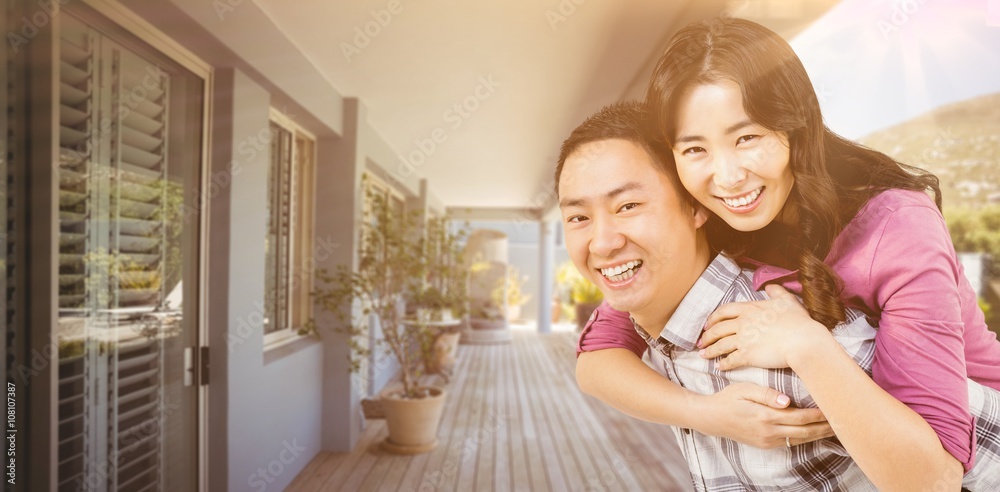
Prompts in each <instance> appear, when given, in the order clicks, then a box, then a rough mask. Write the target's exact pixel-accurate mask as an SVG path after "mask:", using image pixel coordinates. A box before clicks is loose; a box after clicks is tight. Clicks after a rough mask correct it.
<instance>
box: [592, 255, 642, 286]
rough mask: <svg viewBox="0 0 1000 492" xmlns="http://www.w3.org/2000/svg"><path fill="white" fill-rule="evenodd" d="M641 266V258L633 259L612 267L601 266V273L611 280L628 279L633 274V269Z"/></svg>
mask: <svg viewBox="0 0 1000 492" xmlns="http://www.w3.org/2000/svg"><path fill="white" fill-rule="evenodd" d="M640 266H642V261H641V260H633V261H630V262H628V263H624V264H621V265H618V266H616V267H612V268H602V269H601V275H604V276H605V277H606V278H607V279H608V280H610V281H612V282H621V281H623V280H628V279H630V278H632V275H635V269H637V268H639V267H640Z"/></svg>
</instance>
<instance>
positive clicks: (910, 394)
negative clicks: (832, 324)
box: [578, 190, 1000, 471]
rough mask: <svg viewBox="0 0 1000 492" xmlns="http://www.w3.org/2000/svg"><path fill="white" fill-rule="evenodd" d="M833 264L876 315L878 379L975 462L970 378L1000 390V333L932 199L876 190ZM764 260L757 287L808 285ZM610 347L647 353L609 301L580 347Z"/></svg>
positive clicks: (836, 245) (854, 302) (855, 299)
mask: <svg viewBox="0 0 1000 492" xmlns="http://www.w3.org/2000/svg"><path fill="white" fill-rule="evenodd" d="M826 264H827V265H829V266H830V267H831V268H832V269H833V270H834V271H835V272H837V274H838V275H839V276H840V278H841V279H842V280H843V281H844V290H843V292H842V298H843V299H844V302H845V304H847V305H848V306H852V307H855V308H858V309H860V310H862V311H864V312H865V313H866V314H868V315H869V316H871V317H872V318H875V319H877V320H878V333H877V335H876V337H875V343H876V348H875V360H874V361H873V364H872V378H873V379H874V380H875V382H876V383H877V384H878V385H879V386H880V387H882V389H884V390H885V391H886V392H888V393H889V394H891V395H892V396H894V397H895V398H896V399H898V400H899V401H901V402H903V403H905V404H906V405H907V406H909V407H910V408H911V409H913V410H914V411H915V412H917V413H918V414H920V415H921V416H922V417H923V418H924V419H925V420H926V421H927V423H928V424H930V426H931V427H932V428H933V429H934V431H935V432H937V435H938V437H939V438H940V439H941V443H942V444H943V446H944V448H945V449H946V450H947V451H948V452H950V453H951V454H952V455H953V456H954V457H955V458H956V459H958V460H959V461H961V462H962V464H963V465H964V466H965V470H966V471H968V470H969V469H971V468H972V465H973V461H974V458H975V446H976V436H975V422H974V420H973V418H972V416H971V415H970V413H969V395H968V388H967V386H966V378H969V379H972V380H974V381H976V382H978V383H980V384H983V385H984V386H989V387H991V388H994V389H997V390H1000V342H998V341H997V336H996V334H995V333H993V332H991V331H989V329H988V328H987V326H986V322H985V319H984V317H983V312H982V310H981V309H980V308H979V305H978V303H977V299H976V295H975V292H974V291H973V289H972V286H971V285H970V284H969V281H968V280H967V279H966V277H965V275H964V273H963V271H962V267H961V265H960V264H959V262H958V258H957V255H956V254H955V248H954V246H953V245H952V242H951V236H950V235H949V234H948V229H947V227H946V225H945V222H944V218H943V217H942V216H941V213H940V212H939V211H938V209H937V208H936V207H935V206H934V202H933V201H931V199H930V198H929V197H928V196H927V195H926V194H924V193H921V192H915V191H904V190H888V191H885V192H882V193H880V194H878V195H877V196H875V197H874V198H872V199H871V200H869V202H868V203H867V204H866V205H865V207H864V208H863V209H862V210H861V211H860V212H858V214H857V215H856V216H855V217H854V219H853V220H852V221H851V222H850V223H849V224H848V225H847V227H845V228H844V230H843V231H842V232H841V234H840V235H839V236H838V237H837V238H836V239H835V240H834V242H833V245H832V248H831V250H830V253H829V255H828V256H827V258H826ZM757 266H758V268H757V270H756V273H755V274H754V288H755V289H761V288H763V286H764V284H767V283H771V282H777V283H780V284H781V285H783V286H785V287H786V288H788V289H789V290H791V291H794V292H797V293H801V290H802V286H801V284H800V283H799V282H798V279H797V274H798V271H797V270H787V269H783V268H779V267H774V266H770V265H757ZM605 348H626V349H629V350H631V351H632V352H634V353H635V354H636V355H637V356H640V357H641V356H642V353H643V351H645V349H646V343H645V342H644V340H643V339H642V338H641V337H640V336H639V335H638V334H637V333H636V331H635V328H634V327H633V325H632V322H631V321H630V320H629V317H628V313H622V312H620V311H616V310H614V309H613V308H611V307H610V306H609V305H607V304H606V303H605V304H602V305H601V307H600V308H598V310H597V311H595V313H594V316H593V317H592V318H591V321H590V322H589V323H588V326H587V327H586V328H585V329H584V331H583V333H582V334H581V335H580V342H579V346H578V352H579V351H584V352H586V351H593V350H600V349H605Z"/></svg>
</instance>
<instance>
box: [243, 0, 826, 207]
mask: <svg viewBox="0 0 1000 492" xmlns="http://www.w3.org/2000/svg"><path fill="white" fill-rule="evenodd" d="M252 1H253V2H254V3H255V4H256V5H257V6H258V7H259V8H260V9H261V10H262V11H263V12H264V13H265V15H267V16H268V17H270V19H271V20H272V21H273V22H274V24H275V25H276V26H277V27H278V29H279V30H281V31H282V32H283V33H284V34H285V36H287V37H288V39H289V40H290V41H291V42H292V43H293V44H294V45H295V46H296V47H297V48H298V49H299V50H300V51H301V52H302V53H303V54H304V56H305V57H306V58H307V59H309V60H310V61H311V62H312V63H313V64H314V65H315V66H316V68H317V69H318V71H319V72H320V73H321V74H322V75H323V76H324V77H326V78H327V79H328V81H329V82H330V83H331V84H332V85H333V86H334V87H335V88H336V89H337V90H339V91H340V93H341V94H344V95H345V96H354V97H359V98H360V99H361V100H362V101H363V102H364V104H365V105H366V107H367V108H368V120H369V122H370V123H371V125H372V126H373V127H374V128H375V129H376V131H378V132H379V133H380V134H381V135H382V136H383V138H384V139H385V140H386V141H387V142H388V144H389V145H390V146H391V147H392V148H393V149H394V150H395V152H396V154H397V155H398V156H399V157H400V159H399V161H398V162H389V163H386V162H382V163H380V164H381V165H383V166H385V167H388V168H389V169H387V170H388V171H389V172H390V173H400V174H403V173H410V172H412V173H415V174H416V175H417V176H419V177H423V178H427V179H428V180H429V182H430V187H431V191H432V193H434V194H435V195H436V196H437V197H438V198H440V199H441V201H442V202H443V204H444V205H445V206H446V207H449V208H450V209H453V210H454V209H460V208H467V209H473V210H481V209H484V208H497V209H523V208H531V209H538V210H542V211H545V210H546V209H549V208H550V207H551V206H552V205H553V203H554V199H553V197H552V196H551V193H550V190H551V188H552V176H551V175H552V171H553V168H554V163H555V160H556V157H557V155H558V151H559V145H560V143H561V142H562V140H563V139H564V138H565V137H566V136H567V135H568V134H569V132H570V131H571V130H572V129H573V128H574V127H575V126H576V125H577V124H578V123H579V122H580V121H582V119H583V118H585V117H586V116H588V115H589V114H591V113H593V112H594V111H596V110H597V109H599V108H600V107H601V106H603V105H605V104H608V103H611V102H614V101H618V100H621V99H625V98H630V97H641V96H642V94H643V92H644V91H645V85H646V80H647V78H648V76H649V73H650V72H651V71H652V66H653V64H654V63H655V61H656V59H657V58H658V55H659V53H660V52H662V49H663V47H664V45H665V44H666V41H667V40H668V39H669V37H670V36H671V35H672V34H673V33H674V32H675V31H676V30H677V29H678V28H680V27H681V26H683V25H686V24H688V23H690V22H693V21H696V20H699V19H702V18H707V17H712V16H716V15H719V14H720V13H722V12H723V11H724V10H725V11H726V12H728V13H730V14H732V15H736V16H740V17H745V18H750V19H753V20H756V21H758V22H761V23H763V24H765V25H768V26H769V27H771V28H772V29H775V30H776V31H778V32H779V33H781V34H783V35H785V36H786V37H789V36H790V35H792V34H793V33H794V32H796V31H797V30H799V29H801V27H803V26H805V25H807V24H808V23H809V22H811V21H812V20H814V19H815V18H817V17H819V16H820V15H821V14H822V13H823V12H825V11H826V10H827V9H829V8H830V6H831V5H833V4H835V3H836V2H837V0H805V1H796V2H789V1H788V0H752V1H751V0H701V1H697V2H695V1H693V0H620V1H615V2H611V1H596V0H594V1H588V0H544V1H542V2H538V1H536V0H518V1H504V2H482V1H479V2H467V1H456V0H421V1H420V2H411V1H410V0H361V1H352V2H331V1H329V0H296V1H295V2H288V1H286V0H252Z"/></svg>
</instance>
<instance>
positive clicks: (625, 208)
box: [618, 203, 639, 212]
mask: <svg viewBox="0 0 1000 492" xmlns="http://www.w3.org/2000/svg"><path fill="white" fill-rule="evenodd" d="M638 206H639V204H638V203H626V204H625V205H622V208H619V209H618V211H619V212H625V211H628V210H632V209H633V208H635V207H638Z"/></svg>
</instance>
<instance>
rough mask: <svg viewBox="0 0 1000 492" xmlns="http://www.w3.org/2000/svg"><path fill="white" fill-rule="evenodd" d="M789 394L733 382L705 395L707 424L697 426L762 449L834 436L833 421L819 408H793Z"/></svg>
mask: <svg viewBox="0 0 1000 492" xmlns="http://www.w3.org/2000/svg"><path fill="white" fill-rule="evenodd" d="M788 404H789V400H788V397H787V396H785V395H783V394H781V393H780V392H778V390H775V389H773V388H768V387H765V386H758V385H756V384H753V383H733V384H730V385H729V386H726V387H725V388H723V389H722V390H720V391H719V392H718V393H715V394H712V395H707V396H705V405H704V407H703V408H702V409H701V415H702V416H703V417H704V419H703V420H704V422H705V424H704V425H703V426H700V428H697V429H696V430H698V431H701V432H703V433H705V434H708V435H710V436H720V437H725V438H728V439H732V440H734V441H737V442H741V443H743V444H748V445H750V446H753V447H757V448H761V449H774V448H778V447H784V446H786V445H787V443H786V442H785V438H786V437H787V438H788V439H789V441H788V442H789V443H790V444H791V445H792V446H795V445H798V444H802V443H806V442H810V441H815V440H817V439H823V438H826V437H832V436H833V435H834V433H833V429H832V428H831V427H830V423H829V422H827V421H826V417H825V416H824V415H823V412H822V411H820V409H818V408H794V407H792V408H789V407H788Z"/></svg>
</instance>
